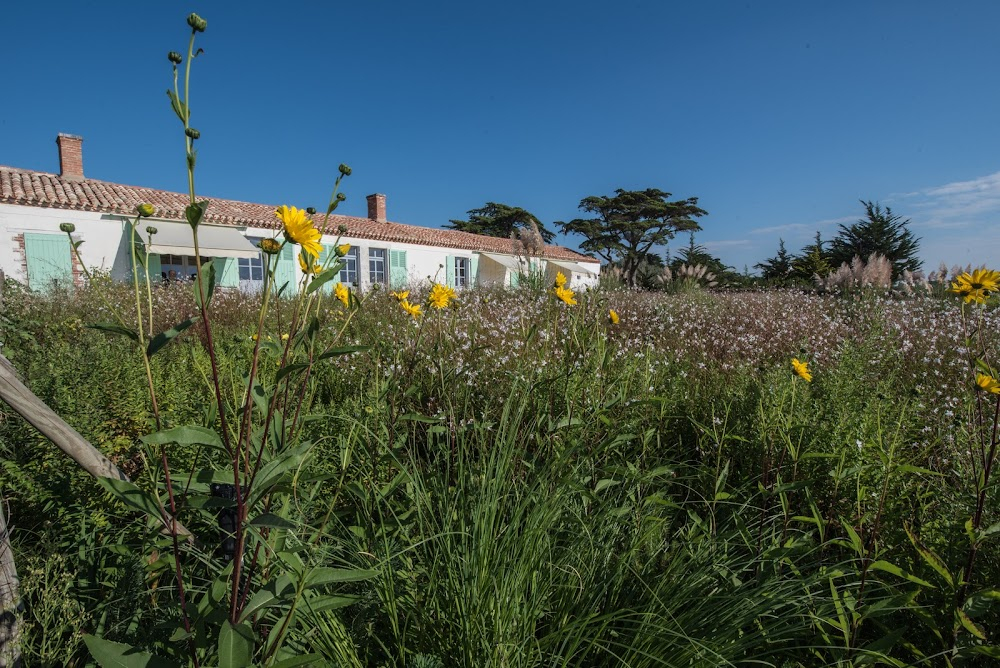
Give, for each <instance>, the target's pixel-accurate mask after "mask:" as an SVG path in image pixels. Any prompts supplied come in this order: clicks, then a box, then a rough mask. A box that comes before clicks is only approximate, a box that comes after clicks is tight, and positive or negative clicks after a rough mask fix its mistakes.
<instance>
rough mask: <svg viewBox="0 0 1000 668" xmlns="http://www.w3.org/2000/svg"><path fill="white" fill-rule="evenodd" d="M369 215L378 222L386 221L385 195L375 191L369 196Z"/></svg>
mask: <svg viewBox="0 0 1000 668" xmlns="http://www.w3.org/2000/svg"><path fill="white" fill-rule="evenodd" d="M368 217H369V218H371V219H372V220H374V221H375V222H376V223H384V222H385V220H386V219H385V195H383V194H381V193H375V194H374V195H369V196H368Z"/></svg>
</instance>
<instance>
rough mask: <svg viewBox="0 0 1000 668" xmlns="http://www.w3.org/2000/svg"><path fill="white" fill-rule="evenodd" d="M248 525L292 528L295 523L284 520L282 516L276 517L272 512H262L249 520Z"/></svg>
mask: <svg viewBox="0 0 1000 668" xmlns="http://www.w3.org/2000/svg"><path fill="white" fill-rule="evenodd" d="M250 526H255V527H270V528H272V529H294V528H295V527H296V524H295V522H291V521H289V520H286V519H285V518H284V517H278V516H277V515H275V514H274V513H264V514H263V515H258V516H257V517H255V518H253V519H252V520H250Z"/></svg>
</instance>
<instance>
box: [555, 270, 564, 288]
mask: <svg viewBox="0 0 1000 668" xmlns="http://www.w3.org/2000/svg"><path fill="white" fill-rule="evenodd" d="M556 287H557V288H565V287H566V275H565V274H563V273H562V272H561V271H560V272H558V273H556Z"/></svg>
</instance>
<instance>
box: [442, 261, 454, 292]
mask: <svg viewBox="0 0 1000 668" xmlns="http://www.w3.org/2000/svg"><path fill="white" fill-rule="evenodd" d="M444 282H445V285H448V286H451V287H455V256H454V255H448V256H446V257H445V259H444Z"/></svg>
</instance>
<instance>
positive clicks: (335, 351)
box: [316, 346, 371, 360]
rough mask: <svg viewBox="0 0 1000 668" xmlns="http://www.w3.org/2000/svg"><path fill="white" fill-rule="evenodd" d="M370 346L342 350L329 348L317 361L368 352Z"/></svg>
mask: <svg viewBox="0 0 1000 668" xmlns="http://www.w3.org/2000/svg"><path fill="white" fill-rule="evenodd" d="M370 348H371V346H344V347H343V348H331V349H330V350H327V351H326V352H325V353H323V354H322V355H320V356H319V357H317V358H316V359H317V360H325V359H328V358H330V357H339V356H341V355H350V354H351V353H361V352H364V351H366V350H369V349H370Z"/></svg>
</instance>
